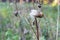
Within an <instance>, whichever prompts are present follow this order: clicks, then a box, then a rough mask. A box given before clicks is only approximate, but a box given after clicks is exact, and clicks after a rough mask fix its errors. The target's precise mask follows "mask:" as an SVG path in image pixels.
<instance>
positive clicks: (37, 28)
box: [35, 17, 39, 40]
mask: <svg viewBox="0 0 60 40" xmlns="http://www.w3.org/2000/svg"><path fill="white" fill-rule="evenodd" d="M35 22H36V30H37V35H36V36H37V40H39V27H38V23H37V19H36V17H35Z"/></svg>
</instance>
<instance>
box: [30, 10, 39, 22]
mask: <svg viewBox="0 0 60 40" xmlns="http://www.w3.org/2000/svg"><path fill="white" fill-rule="evenodd" d="M37 13H38V11H37V10H34V9H33V10H31V12H30V14H29V15H30V17H31V19H32V22H34V20H35V18H34V16H35V15H37Z"/></svg>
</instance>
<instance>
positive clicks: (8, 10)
mask: <svg viewBox="0 0 60 40" xmlns="http://www.w3.org/2000/svg"><path fill="white" fill-rule="evenodd" d="M29 4H30V5H29ZM29 4H27V3H26V4H25V5H22V6H23V7H22V6H19V7H20V8H21V7H22V8H23V10H25V9H24V8H27V9H29V10H30V7H33V5H32V3H29ZM0 5H1V6H0V36H2V33H5V34H4V35H3V36H4V37H5V39H6V40H19V37H20V38H21V36H20V35H21V34H20V31H21V29H20V28H21V27H22V28H26V29H27V30H28V31H31V29H30V24H29V22H28V18H26V17H25V15H23V16H21V17H15V16H14V15H13V13H12V12H13V10H14V8H12V7H11V6H9V4H7V3H0ZM18 5H19V4H18ZM36 9H37V8H36ZM23 10H22V11H23ZM29 10H28V11H27V10H26V11H27V13H26V14H27V17H29V15H28V13H29V12H30V11H29ZM42 11H43V13H44V14H45V16H46V19H44V18H42V19H41V20H40V22H41V23H40V26H41V30H42V35H43V36H42V37H41V40H45V39H46V38H45V35H47V30H48V31H49V34H48V35H50V31H51V30H53V32H56V21H57V6H56V7H51V6H49V5H43V7H42ZM24 13H25V12H24ZM17 18H18V19H17ZM15 19H17V20H15ZM29 20H30V19H29ZM9 23H10V26H8V24H9ZM7 26H8V27H7ZM11 26H12V27H11ZM10 27H11V28H10ZM17 29H18V30H17ZM32 35H33V34H32ZM32 35H31V34H30V33H27V34H26V35H25V37H26V40H33V38H32ZM34 37H35V36H34ZM51 37H52V36H51ZM0 39H1V37H0ZM1 40H2V39H1Z"/></svg>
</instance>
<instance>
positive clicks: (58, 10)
mask: <svg viewBox="0 0 60 40" xmlns="http://www.w3.org/2000/svg"><path fill="white" fill-rule="evenodd" d="M58 27H59V4H58V15H57V29H56V40H58V30H59V29H58Z"/></svg>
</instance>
